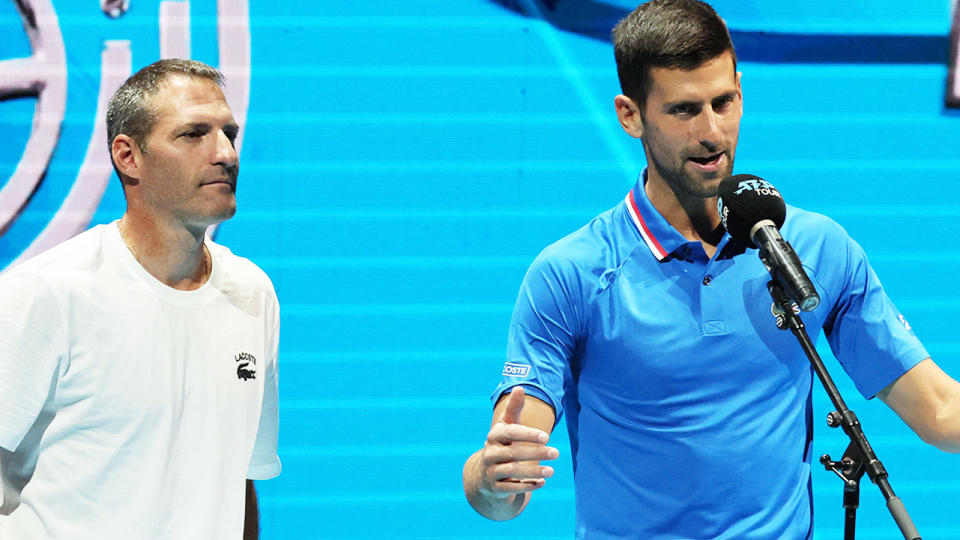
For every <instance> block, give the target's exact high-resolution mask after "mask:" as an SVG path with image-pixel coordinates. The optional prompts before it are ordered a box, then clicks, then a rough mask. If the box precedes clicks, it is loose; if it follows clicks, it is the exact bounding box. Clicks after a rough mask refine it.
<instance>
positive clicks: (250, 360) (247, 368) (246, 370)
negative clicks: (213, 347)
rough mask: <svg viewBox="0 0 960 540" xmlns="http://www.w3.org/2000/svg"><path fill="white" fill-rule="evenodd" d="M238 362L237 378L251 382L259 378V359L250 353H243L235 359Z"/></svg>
mask: <svg viewBox="0 0 960 540" xmlns="http://www.w3.org/2000/svg"><path fill="white" fill-rule="evenodd" d="M233 359H234V360H235V361H236V362H237V378H238V379H240V380H241V381H249V380H250V379H256V378H257V358H256V357H255V356H253V355H252V354H250V353H245V352H242V353H240V354H238V355H236V356H234V357H233Z"/></svg>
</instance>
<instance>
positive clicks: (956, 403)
mask: <svg viewBox="0 0 960 540" xmlns="http://www.w3.org/2000/svg"><path fill="white" fill-rule="evenodd" d="M936 424H937V430H936V431H937V438H936V440H930V441H928V442H930V443H931V444H933V445H935V446H936V447H937V448H939V449H941V450H943V451H945V452H953V453H960V387H958V388H956V391H954V392H953V393H952V395H950V397H949V398H948V399H947V400H946V401H945V402H944V403H943V405H941V406H940V409H939V410H938V411H937V422H936Z"/></svg>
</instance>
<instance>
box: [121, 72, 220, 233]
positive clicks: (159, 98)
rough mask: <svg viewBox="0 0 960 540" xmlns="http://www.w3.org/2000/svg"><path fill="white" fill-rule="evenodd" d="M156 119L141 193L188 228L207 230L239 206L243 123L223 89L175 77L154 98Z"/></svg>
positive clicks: (142, 170) (142, 172)
mask: <svg viewBox="0 0 960 540" xmlns="http://www.w3.org/2000/svg"><path fill="white" fill-rule="evenodd" d="M151 104H152V105H153V107H154V109H155V111H156V113H157V116H156V117H157V122H156V123H155V124H154V126H153V130H152V131H151V132H150V134H149V135H148V136H147V138H146V142H145V147H146V150H145V151H144V152H143V154H142V164H141V168H140V175H139V176H140V178H139V180H140V182H139V184H138V190H137V193H138V196H140V197H142V199H143V201H144V202H145V203H147V204H148V205H150V206H151V207H152V208H153V209H154V210H155V211H157V212H159V213H160V214H162V215H164V216H166V217H168V218H170V219H173V220H175V221H177V222H179V223H181V224H183V225H186V226H187V227H190V228H197V229H198V228H206V227H207V226H209V225H213V224H215V223H220V222H221V221H224V220H226V219H229V218H230V217H232V216H233V214H234V213H235V212H236V209H237V201H236V196H235V192H236V186H237V174H238V173H239V163H238V159H237V152H236V150H235V149H234V147H233V141H234V139H235V138H236V136H237V133H238V130H239V127H238V126H237V123H236V121H235V120H234V119H233V114H232V113H231V112H230V107H229V106H228V105H227V101H226V99H225V98H224V95H223V92H222V91H221V89H220V87H219V86H218V85H217V84H216V83H215V82H213V81H210V80H207V79H198V78H190V77H185V76H179V75H172V76H170V77H169V78H167V79H166V80H165V81H164V82H163V83H162V85H161V87H160V89H159V90H158V91H157V93H156V94H154V95H153V97H152V98H151Z"/></svg>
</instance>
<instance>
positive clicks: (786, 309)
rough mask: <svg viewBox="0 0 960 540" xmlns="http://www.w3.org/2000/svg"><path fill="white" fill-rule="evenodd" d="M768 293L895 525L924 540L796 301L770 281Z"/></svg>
mask: <svg viewBox="0 0 960 540" xmlns="http://www.w3.org/2000/svg"><path fill="white" fill-rule="evenodd" d="M767 290H768V291H770V296H772V297H773V301H774V303H776V305H777V306H779V307H780V311H781V312H782V314H783V319H784V324H783V326H780V325H779V324H778V326H779V327H780V328H781V329H787V328H789V329H790V332H791V333H793V335H794V336H796V338H797V341H799V342H800V347H801V348H802V349H803V351H804V352H805V353H806V354H807V358H808V359H809V360H810V363H811V364H812V365H813V370H814V371H815V372H816V373H817V377H819V378H820V382H821V383H823V388H824V390H826V391H827V395H828V396H829V397H830V401H831V402H833V406H834V407H836V409H837V412H836V413H833V415H835V416H834V419H835V421H836V422H838V425H839V427H842V428H843V432H844V433H846V434H847V436H848V437H849V438H850V444H851V445H853V446H855V447H856V449H857V451H859V453H860V456H862V458H863V463H862V466H863V468H864V470H865V471H866V473H867V475H868V476H869V477H870V480H871V481H872V482H873V483H874V484H876V485H877V487H878V488H880V492H881V493H883V496H884V498H885V499H886V500H887V509H888V510H889V511H890V514H891V515H892V516H893V519H894V521H896V522H897V526H898V527H899V528H900V532H901V533H902V534H903V537H904V539H906V540H921V539H920V533H918V532H917V528H916V527H915V526H914V525H913V521H912V520H911V519H910V515H909V514H908V513H907V509H906V507H905V506H904V505H903V501H901V500H900V498H899V497H897V496H896V495H895V494H894V492H893V488H892V487H891V486H890V482H888V481H887V476H888V475H887V471H886V469H884V467H883V464H882V463H880V460H879V459H877V455H876V454H875V453H874V452H873V448H872V447H871V446H870V443H869V442H868V441H867V437H866V435H864V433H863V430H862V429H861V427H860V421H859V419H857V415H856V414H855V413H854V412H853V411H851V410H850V409H848V408H847V404H846V403H844V401H843V397H842V396H841V395H840V391H839V390H837V385H836V384H834V382H833V379H832V378H831V377H830V374H829V373H828V372H827V368H826V366H824V365H823V361H822V360H821V359H820V355H819V354H818V353H817V350H816V347H814V345H813V342H812V341H811V340H810V336H808V335H807V330H806V327H805V326H804V324H803V320H802V319H801V318H800V316H799V315H797V314H795V313H794V312H793V300H791V299H790V297H788V296H787V293H786V291H784V289H783V286H782V285H781V284H780V283H779V282H778V281H776V280H771V281H770V282H768V283H767ZM834 427H836V426H834Z"/></svg>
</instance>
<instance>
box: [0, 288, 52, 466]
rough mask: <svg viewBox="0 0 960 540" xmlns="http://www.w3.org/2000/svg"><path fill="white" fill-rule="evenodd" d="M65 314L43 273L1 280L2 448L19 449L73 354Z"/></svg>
mask: <svg viewBox="0 0 960 540" xmlns="http://www.w3.org/2000/svg"><path fill="white" fill-rule="evenodd" d="M66 342H67V339H66V324H65V318H64V315H63V312H62V311H61V309H60V306H59V304H58V302H57V300H56V297H55V295H54V293H53V291H51V289H50V287H49V286H48V285H47V284H46V283H45V282H44V281H43V280H42V279H41V278H39V277H37V276H34V275H30V274H27V273H24V272H11V273H9V274H7V275H4V276H2V278H0V446H2V447H3V448H6V449H7V450H9V451H11V452H13V451H15V450H16V448H17V446H19V444H20V442H21V441H22V440H23V437H24V436H25V435H26V434H27V431H29V430H30V427H31V426H32V425H33V423H34V422H35V421H36V419H37V415H38V414H39V413H40V411H41V410H42V409H43V406H44V403H46V401H47V399H48V397H49V396H50V394H51V389H52V388H53V387H54V385H55V377H57V375H58V372H59V368H60V363H61V361H62V360H63V358H64V356H65V355H66V352H67V345H66Z"/></svg>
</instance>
